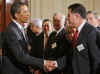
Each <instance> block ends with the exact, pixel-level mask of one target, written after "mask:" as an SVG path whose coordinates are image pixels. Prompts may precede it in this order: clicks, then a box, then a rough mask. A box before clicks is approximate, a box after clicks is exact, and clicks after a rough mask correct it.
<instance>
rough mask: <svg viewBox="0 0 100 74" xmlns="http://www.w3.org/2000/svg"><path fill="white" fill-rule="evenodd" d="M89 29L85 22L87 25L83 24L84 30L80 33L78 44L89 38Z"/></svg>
mask: <svg viewBox="0 0 100 74" xmlns="http://www.w3.org/2000/svg"><path fill="white" fill-rule="evenodd" d="M88 31H89V28H88V24H87V23H85V25H84V26H83V28H82V30H81V31H80V33H79V36H78V39H77V44H76V46H77V45H79V44H81V43H83V42H84V40H85V39H87V38H86V37H87V36H88Z"/></svg>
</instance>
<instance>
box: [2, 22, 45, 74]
mask: <svg viewBox="0 0 100 74" xmlns="http://www.w3.org/2000/svg"><path fill="white" fill-rule="evenodd" d="M4 37H5V39H4V46H3V49H4V51H3V53H4V55H5V56H6V57H7V58H8V59H9V61H10V63H11V65H10V66H9V68H8V69H6V71H5V72H6V73H5V74H27V73H29V72H28V68H27V66H28V65H29V64H31V65H32V66H33V67H34V66H37V67H39V68H42V67H43V60H41V59H37V58H35V57H32V56H30V55H29V53H28V42H27V40H25V38H24V36H23V34H22V32H21V30H20V29H19V28H18V27H17V25H16V24H15V23H14V22H11V23H10V24H8V27H7V29H6V31H5V33H4ZM10 68H12V69H10ZM9 70H10V71H9Z"/></svg>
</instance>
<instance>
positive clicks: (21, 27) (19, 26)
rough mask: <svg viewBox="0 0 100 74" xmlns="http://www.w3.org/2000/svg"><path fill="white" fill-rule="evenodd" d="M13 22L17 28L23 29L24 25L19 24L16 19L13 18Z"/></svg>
mask: <svg viewBox="0 0 100 74" xmlns="http://www.w3.org/2000/svg"><path fill="white" fill-rule="evenodd" d="M13 22H14V23H16V25H17V26H18V28H19V29H20V30H23V29H24V27H23V26H21V25H20V24H19V23H18V22H17V21H16V20H14V19H13Z"/></svg>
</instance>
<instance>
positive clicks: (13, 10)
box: [10, 2, 26, 19]
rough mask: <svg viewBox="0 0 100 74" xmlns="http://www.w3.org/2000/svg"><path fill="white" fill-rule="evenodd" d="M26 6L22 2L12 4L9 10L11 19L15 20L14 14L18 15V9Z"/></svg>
mask: <svg viewBox="0 0 100 74" xmlns="http://www.w3.org/2000/svg"><path fill="white" fill-rule="evenodd" d="M24 5H26V4H25V3H23V2H14V3H13V4H12V6H11V9H10V14H11V16H12V18H13V19H16V17H15V13H19V12H20V11H21V9H20V7H21V6H24Z"/></svg>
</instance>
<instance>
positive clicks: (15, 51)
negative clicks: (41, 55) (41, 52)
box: [6, 30, 43, 68]
mask: <svg viewBox="0 0 100 74" xmlns="http://www.w3.org/2000/svg"><path fill="white" fill-rule="evenodd" d="M6 41H7V44H8V46H9V49H10V50H9V51H10V52H11V53H12V56H13V57H14V59H16V60H17V61H18V62H20V63H22V64H25V65H29V64H31V65H32V66H33V67H34V66H37V67H39V68H43V60H42V59H38V58H35V57H32V56H30V55H29V54H28V52H26V51H24V50H25V49H23V47H22V46H21V43H20V41H19V40H18V39H17V35H16V33H15V32H13V31H12V30H9V31H7V32H6Z"/></svg>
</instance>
